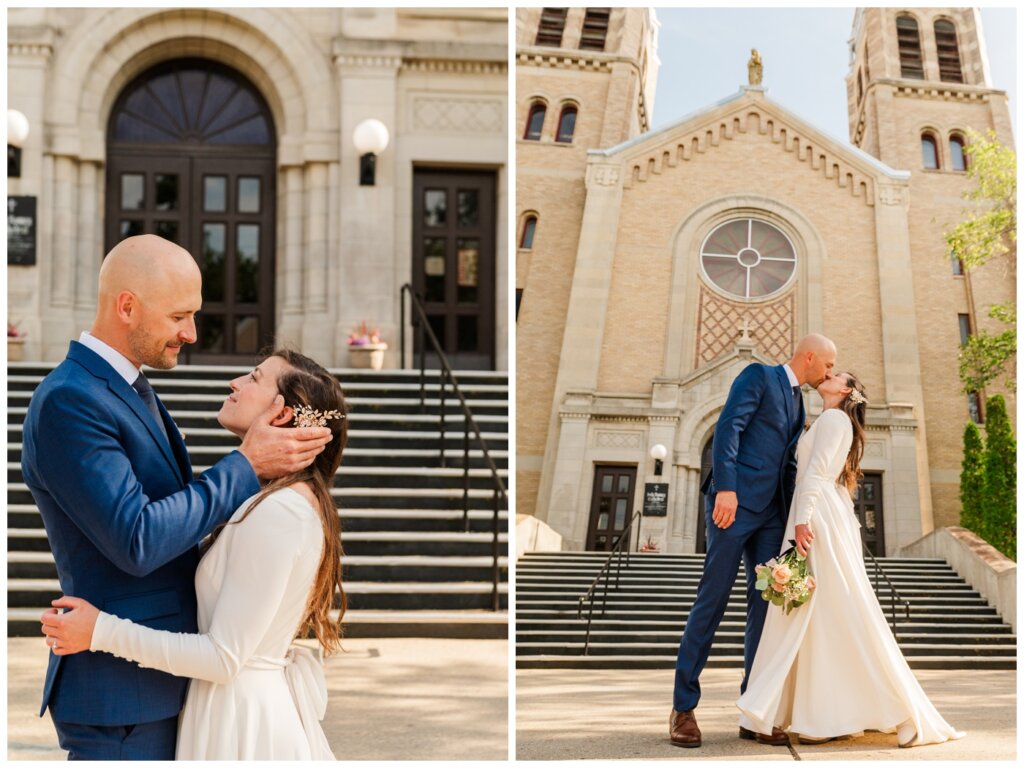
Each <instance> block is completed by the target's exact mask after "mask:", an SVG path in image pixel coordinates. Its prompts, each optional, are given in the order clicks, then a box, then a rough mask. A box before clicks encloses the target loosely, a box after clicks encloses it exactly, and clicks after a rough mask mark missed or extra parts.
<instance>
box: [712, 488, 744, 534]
mask: <svg viewBox="0 0 1024 768" xmlns="http://www.w3.org/2000/svg"><path fill="white" fill-rule="evenodd" d="M738 506H739V501H738V500H737V499H736V491H719V492H718V493H717V494H716V495H715V509H714V511H713V512H712V513H711V519H712V520H713V521H714V523H715V525H717V526H718V527H719V528H728V527H729V526H730V525H732V524H733V521H734V520H735V519H736V507H738Z"/></svg>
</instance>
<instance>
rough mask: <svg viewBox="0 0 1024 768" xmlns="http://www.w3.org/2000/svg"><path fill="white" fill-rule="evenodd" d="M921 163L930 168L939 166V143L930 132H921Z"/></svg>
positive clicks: (934, 168)
mask: <svg viewBox="0 0 1024 768" xmlns="http://www.w3.org/2000/svg"><path fill="white" fill-rule="evenodd" d="M921 164H922V165H923V166H924V167H925V168H928V169H930V170H936V169H938V167H939V143H938V142H937V141H935V137H934V136H932V135H931V134H930V133H922V134H921Z"/></svg>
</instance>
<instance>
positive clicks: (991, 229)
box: [946, 130, 1017, 392]
mask: <svg viewBox="0 0 1024 768" xmlns="http://www.w3.org/2000/svg"><path fill="white" fill-rule="evenodd" d="M967 142H968V143H967V146H966V147H964V152H965V153H966V155H967V158H968V164H967V175H968V176H969V177H970V178H971V179H972V180H973V181H974V182H975V184H974V187H973V188H972V189H970V190H968V191H967V192H965V193H964V198H965V199H966V200H971V201H975V202H976V203H978V205H977V207H976V208H975V209H974V210H973V211H971V212H968V213H967V214H966V218H965V219H964V220H963V221H961V222H960V223H959V224H958V225H957V226H956V227H954V228H953V230H952V231H951V232H948V233H946V242H947V244H948V245H949V247H950V250H951V251H952V252H953V253H955V254H956V255H957V256H958V257H959V258H960V260H961V261H962V262H963V265H964V269H966V270H967V271H970V270H972V269H977V268H979V267H981V266H983V265H984V264H988V263H989V262H992V261H997V262H999V263H1001V264H1002V265H1003V267H1004V270H1005V277H1006V278H1007V279H1008V280H1012V281H1014V282H1016V254H1017V155H1016V153H1015V152H1014V151H1013V150H1012V149H1010V148H1009V147H1006V146H1003V145H1002V144H1000V143H999V141H998V140H997V139H996V135H995V132H994V131H992V130H989V131H988V132H987V133H985V134H980V133H977V132H976V131H971V130H968V131H967ZM988 315H989V317H991V318H992V319H994V320H998V321H1000V322H1001V323H1003V324H1005V325H1006V326H1007V327H1006V329H1005V330H1003V331H1001V332H999V333H991V332H989V331H987V330H983V331H980V332H979V333H976V334H975V335H973V336H972V337H971V338H970V339H969V340H968V342H967V343H966V344H965V345H964V346H963V348H962V349H961V352H960V380H961V381H962V382H963V384H964V391H965V392H976V391H978V390H981V389H984V388H985V387H986V386H987V385H988V384H989V383H990V382H992V381H994V380H995V379H997V378H998V377H999V376H1001V375H1003V374H1004V373H1005V374H1006V375H1007V376H1008V378H1007V380H1006V382H1005V383H1006V386H1007V388H1008V389H1010V390H1011V391H1016V379H1015V378H1014V368H1015V366H1014V365H1013V362H1014V359H1015V357H1016V355H1017V330H1016V321H1017V309H1016V305H1015V304H1012V303H1010V304H997V305H995V306H992V307H990V308H989V312H988Z"/></svg>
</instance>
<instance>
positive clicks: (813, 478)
mask: <svg viewBox="0 0 1024 768" xmlns="http://www.w3.org/2000/svg"><path fill="white" fill-rule="evenodd" d="M818 393H819V394H820V395H821V397H822V400H823V401H824V406H825V410H824V411H823V412H822V414H821V416H820V417H819V418H818V419H817V420H816V421H815V422H814V424H813V425H812V426H811V428H810V429H809V430H808V431H807V432H805V433H804V435H803V436H802V437H801V439H800V442H799V443H798V445H797V480H796V492H795V495H794V500H793V504H792V507H791V509H790V513H789V521H788V524H787V527H786V534H785V536H784V540H785V541H789V540H790V539H793V540H795V542H796V547H797V550H798V551H799V552H800V553H801V554H805V555H807V565H808V570H809V571H810V573H811V574H812V575H813V576H814V580H815V582H816V584H817V586H816V589H815V592H814V594H813V595H812V596H811V599H810V600H809V601H808V602H807V603H806V604H805V605H804V606H802V607H800V608H798V609H796V610H794V611H793V612H792V613H790V614H789V615H785V614H784V613H783V612H782V610H780V609H775V608H773V607H769V609H768V617H767V619H766V620H765V625H764V633H763V634H762V635H761V642H760V644H759V645H758V649H757V654H756V656H755V657H754V662H753V666H752V668H751V671H750V679H749V681H748V683H747V689H746V692H745V693H744V694H743V695H742V696H740V698H739V700H738V701H737V702H736V705H737V706H738V707H739V709H740V712H741V715H740V725H741V726H743V727H744V728H748V729H750V730H752V731H754V732H757V733H771V732H772V728H773V726H777V727H779V728H782V729H784V730H786V729H788V730H790V731H791V732H793V733H796V734H798V735H799V737H800V740H801V741H802V742H804V743H820V742H823V741H829V740H831V739H833V738H835V737H837V736H845V735H849V734H857V733H860V732H862V731H867V730H875V731H884V732H889V733H891V732H893V731H895V732H896V734H897V739H898V741H899V745H900V746H901V747H911V746H918V745H921V744H937V743H941V742H944V741H947V740H949V739H958V738H961V737H962V736H963V735H964V734H963V733H961V732H959V731H956V730H955V729H954V728H953V727H952V726H950V725H949V723H947V722H946V721H945V720H944V719H943V718H942V716H941V715H940V714H939V713H938V712H937V711H936V709H935V707H934V706H933V705H932V703H931V702H930V701H929V700H928V697H927V695H925V692H924V690H922V688H921V685H920V684H919V683H918V682H917V679H916V678H915V677H914V673H913V672H911V670H910V666H909V665H908V664H907V661H906V659H904V658H903V654H902V653H901V652H900V649H899V646H898V645H897V644H896V640H895V638H894V637H893V634H892V632H891V631H890V630H889V627H888V625H887V624H886V621H885V616H884V615H883V614H882V609H881V607H880V606H879V604H878V599H877V598H876V597H875V593H874V590H873V589H872V587H871V583H870V582H869V581H868V576H867V571H866V569H865V567H864V559H863V555H862V550H861V538H860V530H859V529H860V524H859V523H858V522H857V519H856V517H855V515H854V511H853V502H852V500H851V498H850V493H849V492H850V490H852V489H854V488H856V486H857V481H858V479H859V478H860V477H861V476H862V473H861V471H860V460H861V457H862V455H863V453H864V421H865V406H866V405H867V400H866V398H865V396H864V387H863V386H862V385H861V383H860V382H859V381H858V380H857V377H856V376H854V375H853V374H850V373H840V374H836V375H835V376H833V377H830V378H828V379H826V380H825V381H823V382H822V383H821V384H820V385H819V386H818ZM812 542H813V544H812Z"/></svg>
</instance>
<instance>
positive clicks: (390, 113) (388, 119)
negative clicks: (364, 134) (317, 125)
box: [332, 38, 411, 367]
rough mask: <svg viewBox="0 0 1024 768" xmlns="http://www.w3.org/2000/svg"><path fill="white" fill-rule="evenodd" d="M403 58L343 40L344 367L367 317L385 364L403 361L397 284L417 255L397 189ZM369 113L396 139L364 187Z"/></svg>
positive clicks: (391, 45) (339, 341) (337, 51)
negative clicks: (400, 228) (360, 145)
mask: <svg viewBox="0 0 1024 768" xmlns="http://www.w3.org/2000/svg"><path fill="white" fill-rule="evenodd" d="M401 64H402V46H401V44H400V43H397V42H375V41H369V40H354V39H346V38H339V39H337V40H335V43H334V65H335V68H336V70H337V73H338V88H339V99H338V102H339V103H340V104H343V105H344V111H343V112H342V114H341V120H340V125H341V130H340V137H339V143H340V147H339V154H340V158H341V167H340V176H339V185H338V190H339V197H338V203H339V208H338V210H337V211H336V212H335V215H337V216H338V218H339V220H340V223H341V232H343V233H344V240H343V242H342V243H341V245H340V251H341V252H340V253H339V254H338V255H337V256H338V261H339V263H340V265H341V269H340V274H339V275H338V276H337V280H338V282H337V284H336V285H335V286H334V287H333V290H332V293H333V294H334V296H335V297H336V300H337V303H338V314H337V317H336V318H335V320H334V322H335V333H334V336H335V344H336V350H337V354H338V355H339V357H340V359H339V361H338V362H339V364H341V365H347V364H348V361H347V352H348V347H347V344H346V339H347V337H348V334H349V333H350V332H351V331H352V329H353V328H355V327H356V326H358V325H359V323H361V322H363V321H364V320H365V321H366V322H367V323H368V324H371V325H373V326H375V327H377V328H379V329H380V331H381V335H382V337H383V339H384V341H385V342H387V344H388V351H387V353H386V354H385V360H384V365H385V367H392V366H397V365H398V364H399V361H398V335H399V328H398V324H399V299H398V294H397V290H396V285H401V283H402V282H405V280H403V279H401V277H400V276H401V275H407V274H408V273H409V272H410V267H409V264H410V259H411V254H409V253H398V252H397V251H396V245H395V187H396V179H397V174H398V172H399V169H398V168H396V165H395V162H394V157H395V144H396V143H398V142H400V141H402V136H401V130H400V128H401V127H400V126H399V125H398V124H397V120H396V105H397V102H398V71H399V68H400V67H401ZM369 118H374V119H377V120H380V121H381V122H382V123H384V125H385V126H387V129H388V133H389V135H390V143H389V145H388V148H387V149H385V150H384V152H382V153H381V154H380V155H378V156H377V168H376V183H375V185H374V186H360V184H359V154H358V152H357V151H356V148H355V145H354V144H353V143H352V134H353V132H354V131H355V128H356V126H357V125H359V123H361V122H362V121H363V120H366V119H369ZM408 171H409V172H411V168H410V169H408ZM402 172H405V169H403V171H402ZM408 225H410V226H411V221H410V222H409V223H408Z"/></svg>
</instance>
